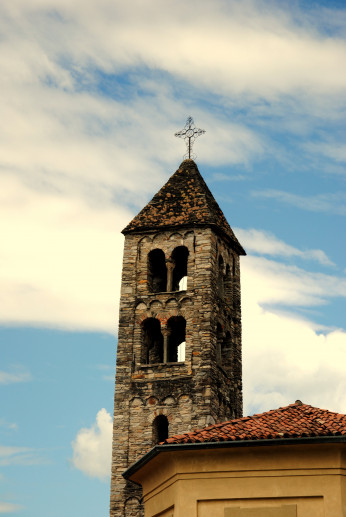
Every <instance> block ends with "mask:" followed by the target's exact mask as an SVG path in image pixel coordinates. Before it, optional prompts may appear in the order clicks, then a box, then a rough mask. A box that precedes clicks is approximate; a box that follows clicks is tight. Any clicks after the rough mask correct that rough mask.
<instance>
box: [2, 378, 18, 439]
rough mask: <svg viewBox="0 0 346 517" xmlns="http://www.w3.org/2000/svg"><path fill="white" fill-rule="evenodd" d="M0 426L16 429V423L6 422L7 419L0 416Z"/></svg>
mask: <svg viewBox="0 0 346 517" xmlns="http://www.w3.org/2000/svg"><path fill="white" fill-rule="evenodd" d="M0 376H1V373H0ZM0 427H2V428H3V429H9V430H13V431H16V430H17V429H18V425H17V424H16V423H14V422H7V420H5V418H0Z"/></svg>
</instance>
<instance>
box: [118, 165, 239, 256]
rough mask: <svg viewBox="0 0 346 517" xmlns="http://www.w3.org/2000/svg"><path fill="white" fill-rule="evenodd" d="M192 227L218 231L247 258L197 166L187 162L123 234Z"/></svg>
mask: <svg viewBox="0 0 346 517" xmlns="http://www.w3.org/2000/svg"><path fill="white" fill-rule="evenodd" d="M191 226H203V227H205V226H211V227H213V228H216V229H218V230H219V231H221V232H222V233H224V234H226V235H227V236H228V237H229V238H230V239H231V241H233V243H234V245H235V247H236V249H237V251H238V253H240V254H242V255H244V254H245V251H244V250H243V248H242V247H241V245H240V244H239V242H238V240H237V238H236V236H235V235H234V233H233V230H232V228H231V227H230V225H229V224H228V222H227V220H226V218H225V216H224V215H223V213H222V210H221V208H220V207H219V205H218V204H217V202H216V201H215V199H214V197H213V195H212V193H211V192H210V190H209V188H208V187H207V184H206V183H205V181H204V179H203V178H202V176H201V174H200V172H199V170H198V167H197V165H196V163H195V162H194V161H193V160H184V161H183V162H182V164H181V165H180V167H179V169H178V170H177V171H176V172H175V173H174V174H173V175H172V176H171V177H170V179H169V180H168V181H167V183H166V184H165V185H164V186H163V187H162V188H161V189H160V190H159V192H158V193H157V194H155V196H154V197H153V199H152V200H151V201H150V202H149V203H148V204H147V205H146V206H145V207H144V208H143V210H141V211H140V212H139V214H138V215H136V217H134V219H132V221H131V222H130V223H129V224H128V225H127V226H126V228H124V230H123V233H125V234H126V233H130V232H138V231H148V230H153V229H154V230H156V229H157V228H175V227H191Z"/></svg>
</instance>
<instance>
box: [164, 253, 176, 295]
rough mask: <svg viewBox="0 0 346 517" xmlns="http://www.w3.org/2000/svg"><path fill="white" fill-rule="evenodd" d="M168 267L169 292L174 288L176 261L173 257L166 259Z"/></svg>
mask: <svg viewBox="0 0 346 517" xmlns="http://www.w3.org/2000/svg"><path fill="white" fill-rule="evenodd" d="M166 267H167V292H168V293H169V292H170V291H172V289H173V271H174V267H175V262H174V260H172V259H171V258H169V259H167V260H166Z"/></svg>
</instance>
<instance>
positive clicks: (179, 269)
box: [172, 246, 189, 291]
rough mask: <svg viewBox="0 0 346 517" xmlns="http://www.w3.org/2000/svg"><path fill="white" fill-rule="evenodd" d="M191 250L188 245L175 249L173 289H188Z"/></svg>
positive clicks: (173, 256) (173, 254)
mask: <svg viewBox="0 0 346 517" xmlns="http://www.w3.org/2000/svg"><path fill="white" fill-rule="evenodd" d="M188 256H189V250H188V249H187V247H186V246H178V247H177V248H175V249H174V250H173V253H172V260H173V263H174V269H173V278H172V291H186V289H187V260H188Z"/></svg>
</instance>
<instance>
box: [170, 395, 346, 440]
mask: <svg viewBox="0 0 346 517" xmlns="http://www.w3.org/2000/svg"><path fill="white" fill-rule="evenodd" d="M322 436H346V415H343V414H339V413H333V412H332V411H328V410H326V409H320V408H316V407H313V406H309V405H308V404H303V403H302V402H301V401H300V400H297V401H296V402H295V403H294V404H290V405H289V406H285V407H281V408H279V409H274V410H271V411H267V412H266V413H260V414H257V415H253V416H247V417H243V418H237V419H235V420H231V421H229V422H223V423H222V424H215V425H211V426H209V427H205V428H204V429H199V430H197V431H193V432H190V433H185V434H182V435H177V436H172V437H171V438H167V439H166V440H165V441H164V442H162V443H164V444H183V443H205V442H224V441H237V440H259V441H260V440H273V439H284V438H303V437H322Z"/></svg>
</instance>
